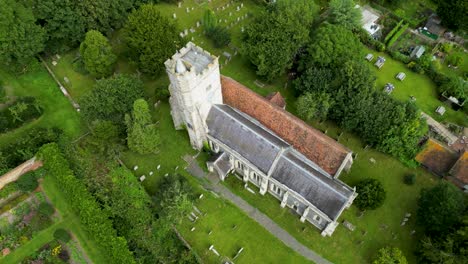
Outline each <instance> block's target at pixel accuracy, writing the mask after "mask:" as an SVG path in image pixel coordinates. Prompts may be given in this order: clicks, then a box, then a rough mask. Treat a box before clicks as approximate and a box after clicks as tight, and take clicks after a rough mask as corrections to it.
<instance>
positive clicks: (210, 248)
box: [208, 245, 219, 257]
mask: <svg viewBox="0 0 468 264" xmlns="http://www.w3.org/2000/svg"><path fill="white" fill-rule="evenodd" d="M208 249H209V250H210V251H212V252H213V253H215V254H216V256H218V257H219V253H218V251H216V249H215V248H214V246H213V245H211V246H210V247H209V248H208Z"/></svg>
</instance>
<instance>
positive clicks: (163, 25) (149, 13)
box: [124, 4, 184, 75]
mask: <svg viewBox="0 0 468 264" xmlns="http://www.w3.org/2000/svg"><path fill="white" fill-rule="evenodd" d="M124 31H125V41H126V43H127V45H128V47H129V52H130V57H131V58H132V59H133V60H135V62H136V63H137V65H138V68H139V69H140V70H141V71H142V72H144V73H148V74H154V75H158V74H161V73H162V72H163V71H164V61H166V60H167V59H168V58H170V57H171V56H172V55H173V54H174V52H175V51H176V50H178V49H179V48H180V47H181V46H182V45H183V44H184V41H183V40H182V39H181V38H180V37H179V33H178V30H177V27H176V25H175V24H174V23H173V22H172V21H170V20H169V19H168V18H167V17H165V16H163V15H161V13H160V12H159V7H157V6H155V5H152V4H148V5H142V6H141V7H140V9H138V10H136V11H134V12H132V13H131V14H130V16H129V17H128V21H127V24H126V25H125V27H124Z"/></svg>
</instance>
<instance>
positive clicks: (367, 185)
mask: <svg viewBox="0 0 468 264" xmlns="http://www.w3.org/2000/svg"><path fill="white" fill-rule="evenodd" d="M356 192H357V193H358V196H357V197H356V200H355V201H354V204H355V205H356V206H357V207H358V208H359V209H361V210H367V209H370V210H374V209H377V208H378V207H380V206H381V205H382V204H383V202H384V201H385V197H386V193H385V190H384V188H383V186H382V183H381V182H380V181H378V180H377V179H371V178H368V179H364V180H361V181H360V182H359V183H358V184H357V185H356Z"/></svg>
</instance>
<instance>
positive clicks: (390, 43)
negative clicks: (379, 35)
mask: <svg viewBox="0 0 468 264" xmlns="http://www.w3.org/2000/svg"><path fill="white" fill-rule="evenodd" d="M407 28H408V24H404V25H403V26H402V27H401V28H400V29H399V30H398V32H397V33H395V35H393V37H392V38H391V39H390V40H389V41H388V43H387V47H391V46H392V45H393V43H395V41H397V40H398V38H399V37H400V36H401V34H403V33H404V32H405V31H406V29H407Z"/></svg>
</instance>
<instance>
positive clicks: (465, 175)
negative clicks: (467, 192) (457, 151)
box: [450, 151, 468, 184]
mask: <svg viewBox="0 0 468 264" xmlns="http://www.w3.org/2000/svg"><path fill="white" fill-rule="evenodd" d="M450 174H451V175H452V176H453V177H455V178H457V179H459V180H460V181H462V182H463V183H464V184H468V151H465V152H464V153H463V155H461V156H460V158H459V159H458V160H457V162H456V163H455V165H454V166H453V167H452V169H451V170H450Z"/></svg>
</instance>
